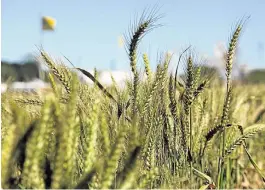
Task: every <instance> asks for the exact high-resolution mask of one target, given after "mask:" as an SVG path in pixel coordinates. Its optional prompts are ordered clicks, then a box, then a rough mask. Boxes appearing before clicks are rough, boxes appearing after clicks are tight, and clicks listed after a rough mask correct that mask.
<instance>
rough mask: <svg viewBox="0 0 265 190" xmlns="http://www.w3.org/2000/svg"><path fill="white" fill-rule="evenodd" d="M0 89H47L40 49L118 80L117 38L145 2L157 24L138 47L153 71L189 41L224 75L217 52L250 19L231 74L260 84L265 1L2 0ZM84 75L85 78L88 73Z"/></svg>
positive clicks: (120, 55) (121, 57) (121, 72)
mask: <svg viewBox="0 0 265 190" xmlns="http://www.w3.org/2000/svg"><path fill="white" fill-rule="evenodd" d="M1 3H2V6H1V15H2V20H1V32H2V36H1V45H2V50H1V91H2V92H3V91H5V89H6V87H7V84H11V87H12V88H14V89H18V90H25V89H36V88H46V87H48V84H47V79H46V77H45V74H44V75H43V74H42V73H43V72H42V70H43V69H44V67H43V65H41V64H39V63H38V62H37V58H38V56H39V51H38V48H39V47H43V48H44V50H45V51H46V52H47V53H48V54H50V55H52V56H53V57H54V58H56V59H61V60H63V61H64V63H65V64H66V65H68V66H70V67H71V65H70V64H69V62H67V61H66V60H65V59H63V57H64V56H66V57H67V58H68V59H69V60H70V61H71V62H72V63H73V64H74V65H75V66H76V67H80V68H82V69H86V70H88V71H91V72H93V69H94V68H96V69H97V70H98V71H99V80H100V82H102V83H103V84H106V85H107V84H110V83H111V74H112V75H113V77H114V78H115V79H116V81H117V82H118V83H119V82H122V81H124V78H126V77H128V76H130V65H129V60H128V56H127V54H126V51H125V43H124V39H123V36H124V35H126V34H128V33H129V28H130V26H131V25H132V23H134V21H135V20H137V18H139V16H141V14H142V12H143V11H144V10H145V9H146V8H153V7H154V6H158V7H160V9H159V12H158V14H161V15H163V17H162V18H161V19H160V20H159V21H158V23H157V24H162V26H161V27H159V28H156V29H155V30H153V31H151V32H150V33H148V34H147V35H146V36H145V38H144V39H143V40H142V42H141V44H140V47H139V54H138V56H139V58H138V59H139V62H138V67H139V68H140V69H141V70H142V71H143V68H144V66H143V64H142V60H141V56H142V53H147V54H148V56H149V58H150V61H151V66H152V69H155V68H156V65H157V60H158V54H159V53H160V52H170V53H174V57H173V60H172V63H171V67H172V69H174V68H175V66H176V63H177V60H178V56H179V54H180V53H181V52H182V51H183V50H184V49H185V48H187V47H188V46H189V45H192V48H193V49H194V51H196V54H198V55H200V57H202V58H203V59H204V60H205V61H204V62H205V63H207V65H208V66H209V67H214V68H215V69H216V71H217V72H219V74H220V75H223V73H224V71H225V70H224V63H223V55H224V52H225V50H226V47H227V45H228V42H229V38H230V35H231V33H232V31H233V29H234V28H235V26H236V24H237V22H238V21H239V20H240V19H242V18H244V17H247V16H251V17H250V19H248V21H247V23H246V25H245V28H244V31H243V33H242V35H241V38H240V42H239V48H238V50H237V59H236V63H235V66H234V76H235V77H236V79H237V80H240V81H243V82H244V83H265V49H264V45H265V35H264V34H265V24H264V18H265V12H264V10H265V1H264V0H253V1H240V0H234V1H229V0H223V1H210V0H202V1H192V0H186V1H180V0H164V1H157V2H156V1H153V0H146V1H139V0H134V1H121V0H119V1H118V0H116V1H103V0H98V1H86V0H75V1H73V0H72V1H70V0H65V1H52V0H45V1H44V0H2V2H1ZM80 77H83V79H84V80H85V81H86V82H88V83H89V82H90V81H89V79H87V78H85V77H84V76H80Z"/></svg>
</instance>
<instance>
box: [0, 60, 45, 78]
mask: <svg viewBox="0 0 265 190" xmlns="http://www.w3.org/2000/svg"><path fill="white" fill-rule="evenodd" d="M35 78H40V76H39V69H38V65H37V63H36V62H34V61H29V62H25V63H22V64H21V63H10V62H7V61H1V81H2V82H6V81H7V80H12V81H19V82H27V81H31V80H33V79H35Z"/></svg>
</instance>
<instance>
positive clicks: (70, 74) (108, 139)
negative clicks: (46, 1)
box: [1, 14, 265, 189]
mask: <svg viewBox="0 0 265 190" xmlns="http://www.w3.org/2000/svg"><path fill="white" fill-rule="evenodd" d="M244 22H245V20H244V19H242V21H241V22H238V25H237V26H236V27H235V28H234V30H233V32H232V34H231V38H230V39H231V40H230V41H228V42H227V44H228V47H226V53H225V56H224V59H223V61H224V65H225V68H224V70H222V71H221V72H222V75H223V76H224V77H223V78H221V77H220V76H219V75H218V74H216V73H215V72H214V71H213V70H211V69H209V68H208V67H206V66H205V65H203V64H201V63H200V62H199V61H198V60H197V59H196V57H195V56H194V52H193V51H192V48H189V47H187V49H186V50H185V51H183V52H182V54H181V56H180V57H179V62H178V63H172V61H171V60H172V59H171V58H172V56H173V55H172V54H169V53H161V54H160V55H159V58H158V59H157V63H156V65H157V67H156V69H155V70H151V67H150V60H151V59H150V58H149V55H148V54H146V53H145V52H139V51H138V46H140V45H141V44H140V41H141V38H142V37H143V36H144V35H145V34H146V33H147V32H149V31H151V30H153V29H155V28H156V26H157V24H158V23H159V17H158V16H156V15H155V14H150V15H148V14H145V15H143V16H142V17H141V19H139V20H138V22H137V24H136V25H135V26H134V27H132V29H131V30H132V31H129V32H128V33H129V34H130V35H128V36H127V38H126V50H127V53H128V63H129V64H130V68H131V77H129V78H128V79H127V80H125V81H124V84H125V85H124V86H122V87H120V86H118V84H117V82H116V81H115V79H114V78H112V84H111V85H109V86H105V85H103V84H102V83H101V81H100V80H99V79H98V73H97V71H96V70H95V72H92V73H91V72H88V71H86V70H84V69H82V68H76V67H75V66H74V65H73V66H72V67H71V68H70V67H67V66H65V65H66V64H65V65H63V64H59V63H57V62H56V61H55V60H54V59H53V58H52V57H51V56H49V53H48V52H46V51H45V50H44V49H39V55H40V56H41V59H42V60H41V61H42V62H43V63H44V64H46V66H48V68H49V69H50V70H49V75H48V77H49V83H50V85H51V89H50V90H46V91H43V92H40V93H26V92H14V91H12V90H10V89H8V88H7V90H6V91H5V92H4V93H2V97H1V100H2V102H1V131H2V136H1V143H2V152H1V157H2V158H1V164H2V166H1V169H2V173H1V175H2V176H1V183H2V188H16V189H20V188H38V189H39V188H41V189H46V188H53V189H58V188H59V189H63V188H69V189H73V188H77V189H90V188H92V189H116V188H117V189H137V188H139V189H158V188H167V189H170V188H174V189H180V188H182V189H194V188H196V189H199V188H201V189H215V188H218V189H229V188H264V187H265V186H264V185H265V177H264V176H265V159H264V158H265V138H264V137H265V132H264V131H265V96H264V94H265V86H264V84H247V83H244V82H242V81H238V80H233V77H232V71H233V66H234V60H235V57H236V48H237V45H238V40H239V36H241V31H242V29H243V27H244V26H245V25H244ZM228 31H229V30H228ZM147 35H148V34H147ZM224 35H227V36H229V35H230V34H224ZM242 37H243V36H242ZM73 51H74V50H73ZM67 64H68V63H67ZM73 64H74V63H73ZM141 64H142V65H141ZM171 64H177V65H178V66H177V68H180V67H181V68H184V73H180V72H179V70H174V72H173V71H171V70H169V67H170V65H171ZM140 65H141V66H140ZM139 67H141V68H144V69H141V70H140V69H139ZM77 71H78V72H81V73H83V75H85V76H86V77H88V78H89V79H90V80H91V81H93V83H92V84H91V83H90V84H86V83H85V82H81V81H80V80H79V77H78V76H77V74H76V72H77Z"/></svg>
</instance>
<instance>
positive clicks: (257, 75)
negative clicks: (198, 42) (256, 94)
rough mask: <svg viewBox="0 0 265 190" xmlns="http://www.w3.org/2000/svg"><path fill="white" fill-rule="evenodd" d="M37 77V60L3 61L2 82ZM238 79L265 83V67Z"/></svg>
mask: <svg viewBox="0 0 265 190" xmlns="http://www.w3.org/2000/svg"><path fill="white" fill-rule="evenodd" d="M204 67H206V66H204ZM205 69H206V70H210V72H212V73H214V75H215V76H216V75H219V73H220V72H219V71H218V70H217V69H215V68H208V69H207V68H205ZM43 73H44V72H43ZM43 76H44V80H45V81H46V80H47V76H46V75H45V73H44V75H43ZM36 78H40V73H39V69H38V63H37V62H36V61H33V60H30V61H26V62H24V63H10V62H7V61H1V81H2V83H4V82H6V81H7V80H12V81H20V82H28V81H31V80H33V79H36ZM42 78H43V77H42ZM238 80H240V81H241V82H244V83H250V84H252V83H253V84H257V83H265V69H255V70H252V71H250V72H248V73H247V74H242V75H240V77H239V79H238Z"/></svg>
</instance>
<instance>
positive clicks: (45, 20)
mask: <svg viewBox="0 0 265 190" xmlns="http://www.w3.org/2000/svg"><path fill="white" fill-rule="evenodd" d="M55 25H56V20H55V19H54V18H51V17H48V16H44V17H42V30H54V28H55Z"/></svg>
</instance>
